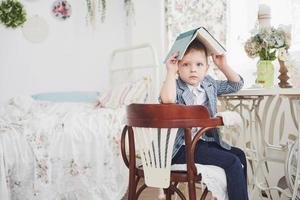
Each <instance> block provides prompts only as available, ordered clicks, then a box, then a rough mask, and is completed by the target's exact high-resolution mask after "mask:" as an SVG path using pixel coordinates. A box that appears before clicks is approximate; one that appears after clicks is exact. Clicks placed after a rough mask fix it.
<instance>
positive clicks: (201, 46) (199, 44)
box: [185, 40, 207, 60]
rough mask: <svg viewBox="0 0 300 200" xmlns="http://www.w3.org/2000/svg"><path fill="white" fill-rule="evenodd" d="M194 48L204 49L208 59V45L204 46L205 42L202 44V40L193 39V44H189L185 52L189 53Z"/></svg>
mask: <svg viewBox="0 0 300 200" xmlns="http://www.w3.org/2000/svg"><path fill="white" fill-rule="evenodd" d="M192 49H196V50H200V51H204V53H205V57H206V60H207V49H206V47H205V46H204V44H202V42H200V41H199V40H193V41H192V42H191V44H190V45H189V46H188V48H187V50H186V52H185V54H187V53H189V52H190V51H191V50H192Z"/></svg>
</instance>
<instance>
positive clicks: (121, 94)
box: [99, 77, 151, 109]
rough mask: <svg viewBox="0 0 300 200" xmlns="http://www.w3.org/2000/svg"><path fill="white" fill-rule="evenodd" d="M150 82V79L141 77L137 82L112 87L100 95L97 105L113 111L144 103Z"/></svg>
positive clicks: (147, 95)
mask: <svg viewBox="0 0 300 200" xmlns="http://www.w3.org/2000/svg"><path fill="white" fill-rule="evenodd" d="M150 82H151V79H150V78H148V77H143V78H142V79H139V80H137V81H131V82H127V83H124V84H121V85H117V86H114V87H112V88H110V89H109V90H107V91H106V92H104V93H103V94H102V93H101V96H100V98H99V105H100V107H104V108H113V109H115V108H119V107H121V106H124V105H129V104H131V103H145V102H147V100H148V97H149V93H150Z"/></svg>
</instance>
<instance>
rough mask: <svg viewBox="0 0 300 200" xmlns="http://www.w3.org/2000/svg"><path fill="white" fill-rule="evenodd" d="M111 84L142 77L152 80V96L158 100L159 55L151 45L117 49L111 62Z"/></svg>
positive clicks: (112, 55)
mask: <svg viewBox="0 0 300 200" xmlns="http://www.w3.org/2000/svg"><path fill="white" fill-rule="evenodd" d="M109 70H110V84H111V85H113V84H120V83H122V82H125V81H128V80H130V79H132V80H134V79H137V78H140V77H141V76H147V77H150V78H151V87H152V94H151V96H152V97H154V98H155V99H157V97H158V92H159V80H160V79H159V73H158V70H159V63H158V59H157V53H156V51H155V49H154V48H153V46H151V45H150V44H141V45H136V46H132V47H128V48H122V49H116V50H114V51H113V52H112V54H111V57H110V61H109Z"/></svg>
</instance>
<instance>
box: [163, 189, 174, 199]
mask: <svg viewBox="0 0 300 200" xmlns="http://www.w3.org/2000/svg"><path fill="white" fill-rule="evenodd" d="M164 192H165V195H166V200H171V197H172V191H171V190H170V188H167V189H164Z"/></svg>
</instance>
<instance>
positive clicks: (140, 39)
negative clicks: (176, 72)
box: [131, 0, 166, 62]
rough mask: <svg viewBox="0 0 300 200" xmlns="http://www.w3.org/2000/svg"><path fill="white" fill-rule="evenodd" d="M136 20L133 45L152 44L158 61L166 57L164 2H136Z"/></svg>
mask: <svg viewBox="0 0 300 200" xmlns="http://www.w3.org/2000/svg"><path fill="white" fill-rule="evenodd" d="M134 5H135V18H134V21H133V23H132V25H131V26H132V33H131V34H132V36H131V41H132V42H131V43H132V44H140V43H150V44H152V45H153V47H154V48H155V49H156V51H157V54H158V60H159V61H160V62H162V61H163V58H164V56H165V53H166V52H165V46H164V44H165V43H164V42H165V16H164V9H165V8H164V1H162V0H151V1H149V0H135V1H134Z"/></svg>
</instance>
